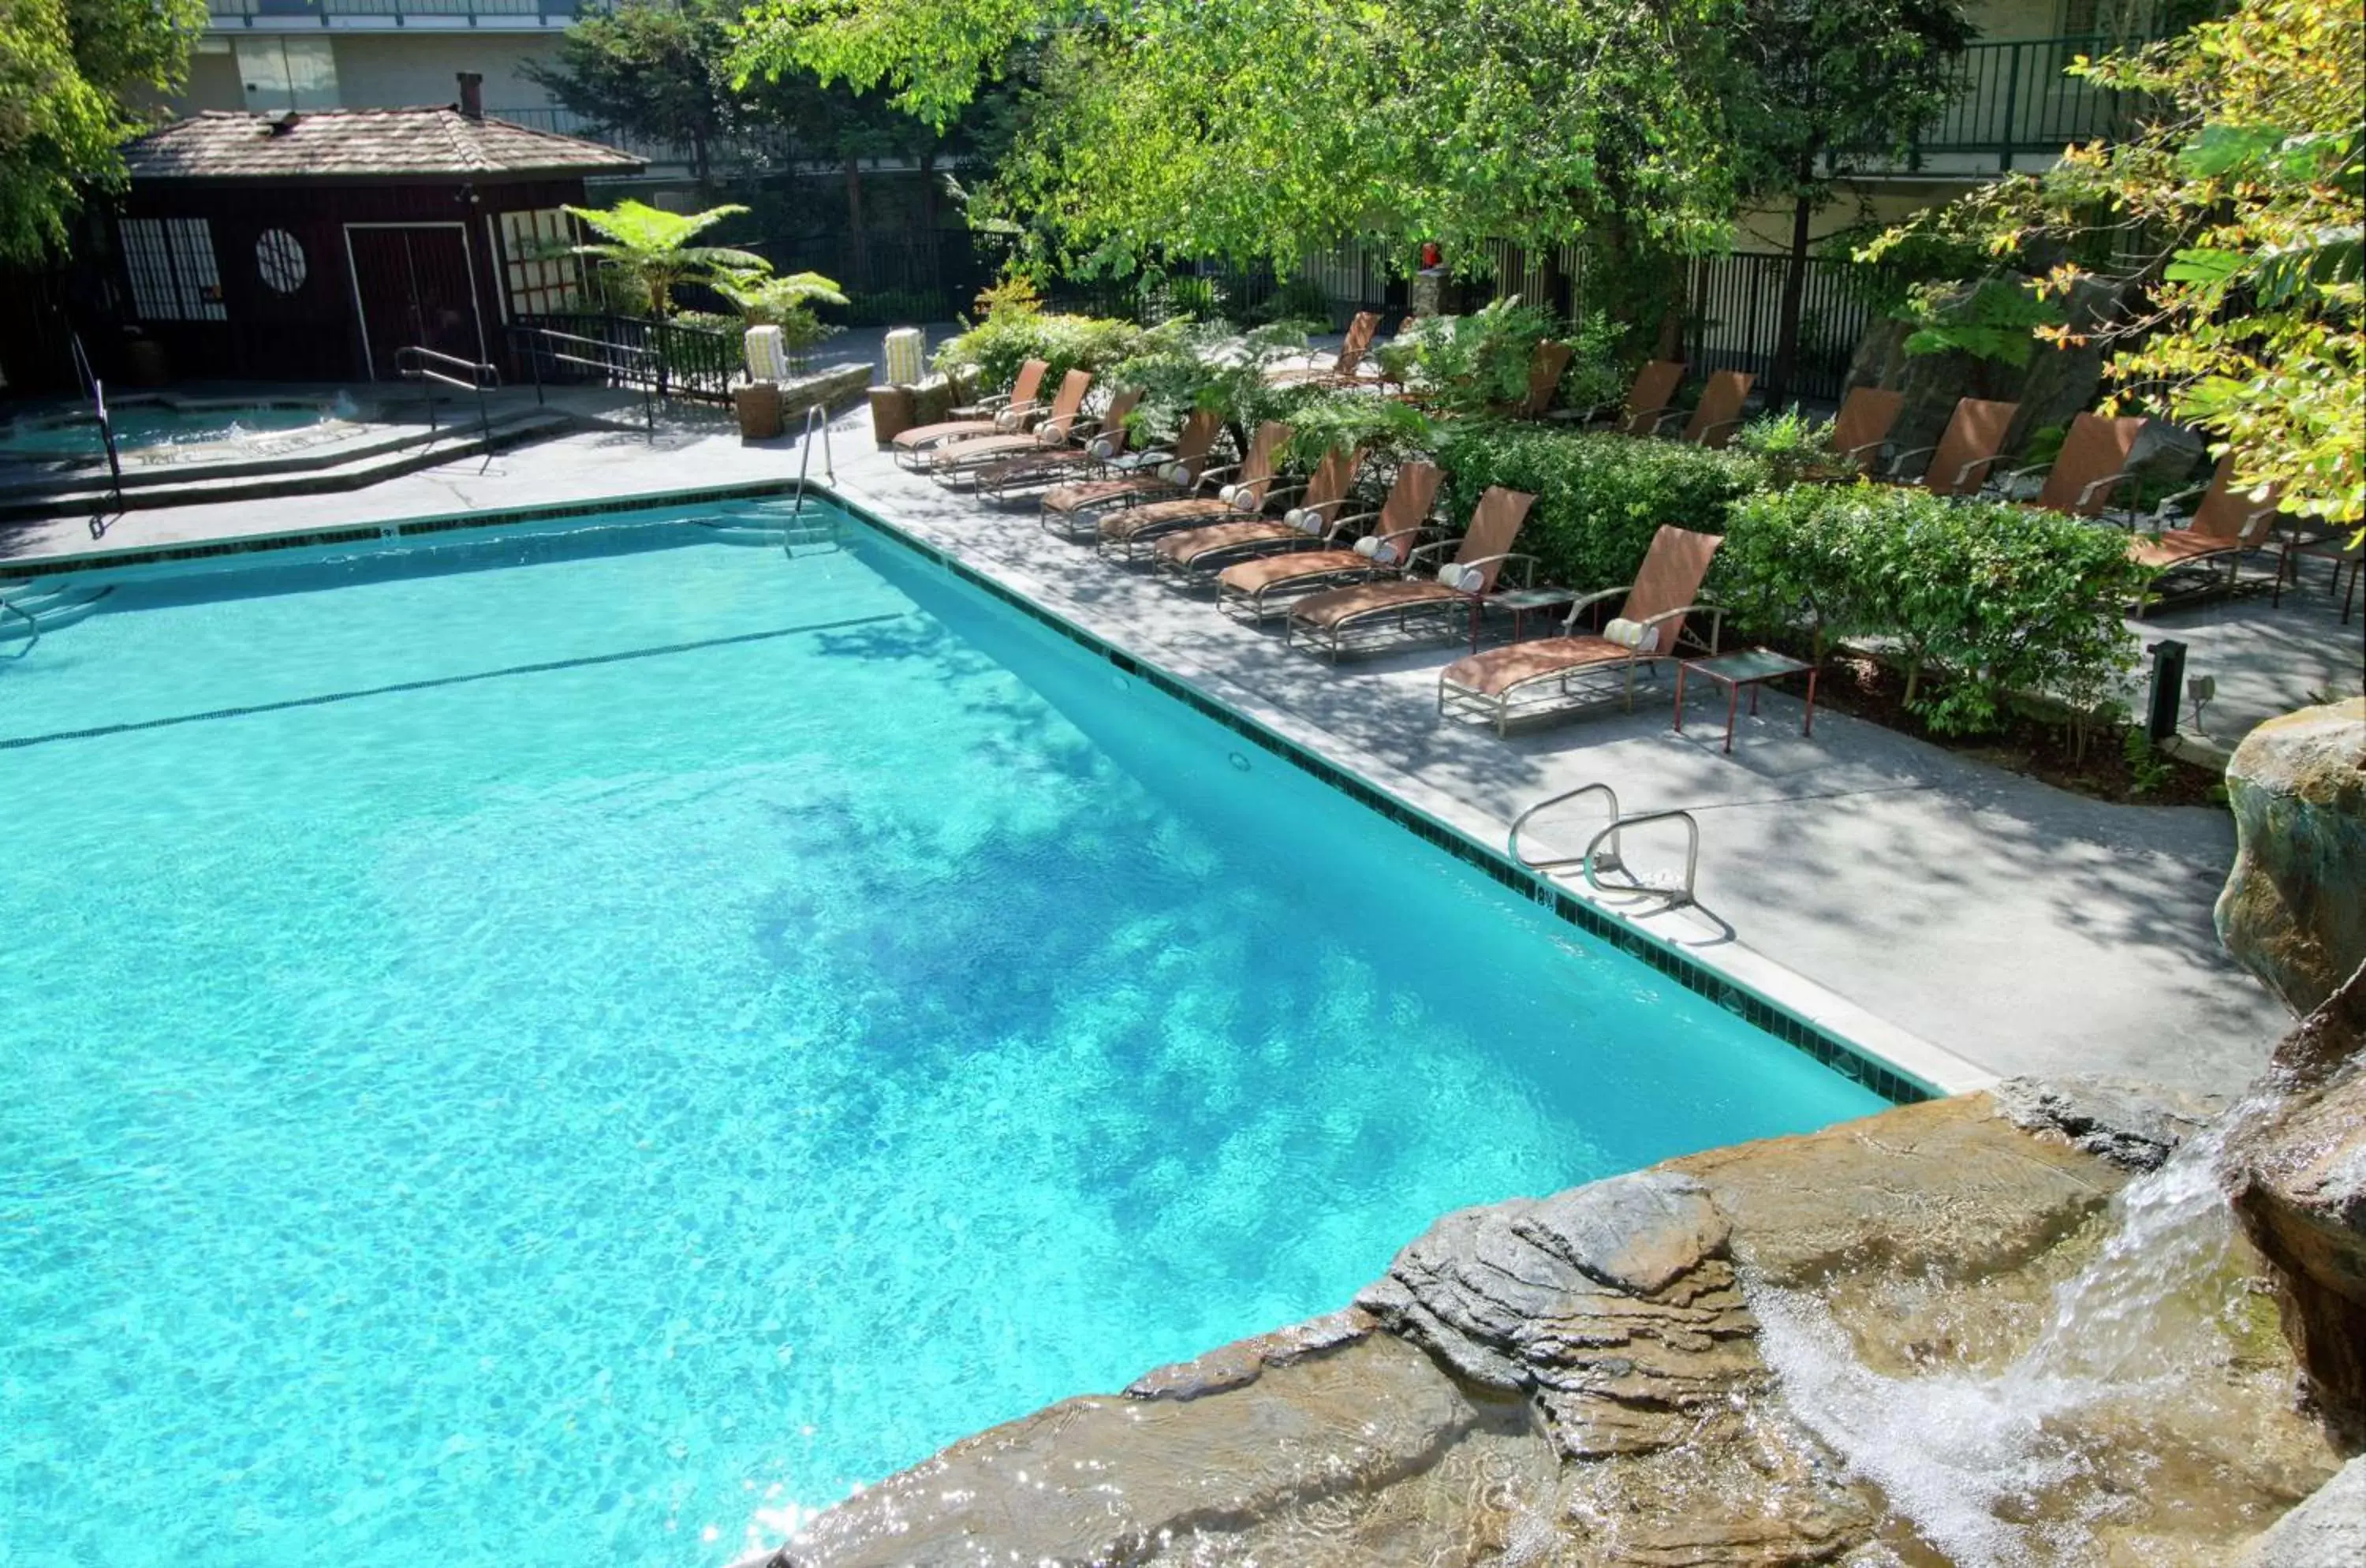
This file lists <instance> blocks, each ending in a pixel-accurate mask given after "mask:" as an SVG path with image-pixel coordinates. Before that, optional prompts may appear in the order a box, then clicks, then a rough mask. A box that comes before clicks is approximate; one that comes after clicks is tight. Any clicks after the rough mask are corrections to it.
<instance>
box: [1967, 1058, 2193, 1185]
mask: <svg viewBox="0 0 2366 1568" xmlns="http://www.w3.org/2000/svg"><path fill="white" fill-rule="evenodd" d="M1989 1093H1991V1094H1992V1095H1994V1096H1995V1097H1996V1102H1997V1109H1998V1110H1999V1111H2002V1112H2003V1113H2004V1116H2005V1119H2006V1120H2007V1121H2009V1122H2011V1123H2012V1124H2013V1125H2014V1126H2016V1127H2018V1128H2020V1129H2021V1130H2022V1132H2024V1133H2034V1134H2039V1135H2040V1136H2050V1137H2058V1138H2062V1139H2064V1140H2066V1141H2067V1142H2068V1143H2069V1144H2070V1145H2072V1146H2073V1147H2075V1148H2079V1149H2081V1150H2084V1151H2085V1152H2086V1153H2088V1154H2090V1155H2094V1156H2097V1157H2098V1158H2101V1159H2107V1160H2109V1161H2111V1162H2112V1163H2113V1165H2116V1166H2118V1167H2119V1168H2121V1169H2123V1170H2135V1171H2149V1170H2158V1169H2159V1168H2161V1167H2162V1166H2163V1165H2164V1164H2166V1163H2167V1162H2168V1159H2169V1156H2170V1155H2171V1154H2173V1153H2175V1152H2176V1151H2177V1149H2178V1147H2179V1145H2182V1144H2183V1143H2184V1142H2185V1141H2186V1140H2187V1139H2189V1138H2191V1137H2192V1136H2193V1134H2196V1133H2199V1132H2201V1131H2202V1129H2203V1127H2204V1126H2206V1125H2208V1124H2209V1123H2210V1122H2214V1121H2215V1120H2216V1119H2217V1118H2218V1116H2219V1115H2220V1114H2221V1113H2223V1112H2224V1111H2225V1109H2226V1102H2225V1100H2223V1099H2221V1098H2220V1097H2219V1096H2217V1095H2214V1094H2194V1093H2189V1092H2187V1091H2184V1090H2181V1089H2165V1088H2163V1087H2162V1086H2160V1085H2158V1084H2144V1083H2135V1082H2131V1081H2129V1080H2127V1079H2124V1078H2102V1077H2086V1076H2083V1075H2072V1076H2070V1077H2060V1078H2026V1077H2023V1078H2007V1079H2005V1080H2004V1081H2003V1082H2002V1083H2000V1084H1998V1085H1997V1086H1996V1088H1994V1089H1991V1090H1989Z"/></svg>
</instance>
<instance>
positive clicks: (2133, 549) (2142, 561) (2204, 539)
mask: <svg viewBox="0 0 2366 1568" xmlns="http://www.w3.org/2000/svg"><path fill="white" fill-rule="evenodd" d="M2241 548H2242V545H2241V543H2240V542H2239V541H2237V540H2234V539H2229V538H2225V537H2222V536H2219V535H2216V534H2198V533H2195V532H2194V531H2193V530H2192V529H2191V528H2180V529H2177V530H2176V531H2175V532H2173V533H2168V534H2163V535H2162V536H2160V537H2159V538H2158V539H2154V538H2147V537H2146V536H2143V535H2138V536H2136V537H2135V538H2133V539H2130V540H2129V541H2128V558H2129V559H2130V560H2132V561H2135V562H2136V563H2137V564H2138V565H2139V566H2175V565H2177V564H2178V563H2179V562H2180V561H2190V560H2200V559H2201V558H2203V557H2204V556H2222V555H2225V554H2227V553H2229V552H2231V551H2235V550H2239V549H2241Z"/></svg>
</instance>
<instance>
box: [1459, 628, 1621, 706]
mask: <svg viewBox="0 0 2366 1568" xmlns="http://www.w3.org/2000/svg"><path fill="white" fill-rule="evenodd" d="M1635 656H1636V655H1635V650H1634V649H1631V648H1628V647H1627V646H1626V645H1625V644H1623V643H1616V642H1612V641H1611V640H1610V639H1609V638H1608V637H1538V638H1537V639H1535V640H1534V641H1532V642H1515V643H1514V644H1512V645H1511V646H1510V647H1508V648H1491V649H1488V650H1487V651H1486V652H1484V653H1473V654H1469V655H1467V656H1465V657H1463V658H1461V659H1458V660H1455V661H1454V662H1453V663H1451V664H1449V665H1448V666H1447V667H1446V677H1445V679H1446V683H1447V684H1448V685H1449V686H1454V687H1458V688H1459V689H1460V690H1462V691H1466V692H1476V693H1478V694H1480V695H1482V696H1488V697H1500V696H1502V695H1503V694H1504V693H1505V692H1508V691H1510V690H1511V689H1512V688H1513V687H1515V686H1517V685H1521V684H1524V683H1525V682H1529V681H1540V680H1544V679H1546V678H1547V677H1549V676H1553V675H1566V674H1572V673H1574V672H1575V671H1580V670H1585V669H1590V668H1592V667H1593V666H1594V665H1597V664H1623V663H1625V662H1627V661H1628V660H1630V659H1633V658H1634V657H1635ZM1646 657H1648V656H1646Z"/></svg>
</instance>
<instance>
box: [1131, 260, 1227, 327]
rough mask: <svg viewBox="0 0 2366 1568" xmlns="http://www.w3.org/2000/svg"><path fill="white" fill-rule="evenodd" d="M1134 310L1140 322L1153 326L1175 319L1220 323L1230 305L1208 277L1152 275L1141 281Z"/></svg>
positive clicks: (1217, 286)
mask: <svg viewBox="0 0 2366 1568" xmlns="http://www.w3.org/2000/svg"><path fill="white" fill-rule="evenodd" d="M1139 299H1140V304H1139V306H1138V307H1137V308H1138V309H1139V310H1140V311H1141V313H1142V319H1143V320H1144V321H1148V322H1150V323H1151V324H1152V325H1154V326H1155V325H1156V324H1158V323H1159V322H1161V321H1175V320H1177V318H1181V319H1183V320H1187V321H1222V320H1223V319H1224V316H1225V313H1226V310H1225V308H1226V306H1227V305H1228V304H1229V303H1230V301H1229V300H1228V299H1226V298H1225V295H1224V291H1223V289H1222V288H1221V287H1220V286H1219V285H1218V284H1217V282H1216V280H1215V279H1214V278H1212V277H1196V276H1191V275H1190V274H1188V273H1185V274H1180V275H1176V276H1167V275H1164V274H1155V275H1153V276H1150V277H1147V278H1144V280H1143V284H1142V289H1141V293H1140V295H1139Z"/></svg>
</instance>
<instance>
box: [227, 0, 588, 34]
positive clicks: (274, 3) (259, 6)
mask: <svg viewBox="0 0 2366 1568" xmlns="http://www.w3.org/2000/svg"><path fill="white" fill-rule="evenodd" d="M611 4H612V0H206V17H207V19H208V21H210V22H211V23H212V24H213V25H214V26H216V27H229V28H241V27H253V26H254V25H255V23H257V22H258V21H261V22H267V23H271V24H274V25H279V24H284V23H287V22H300V21H306V20H314V21H318V22H320V23H321V25H322V26H323V27H326V26H328V25H330V24H331V22H332V21H333V19H334V18H336V17H393V18H394V19H395V20H396V21H397V22H400V21H401V20H403V19H404V18H406V17H421V18H427V17H434V18H435V19H436V20H438V21H444V20H447V19H450V18H460V19H462V20H465V21H467V22H468V24H469V25H470V26H472V27H473V26H477V25H479V24H480V23H491V24H493V25H495V26H507V27H519V26H533V27H545V26H547V27H563V26H565V25H566V24H567V23H568V22H569V21H571V20H573V19H574V18H575V17H579V16H585V15H589V14H591V12H594V11H604V10H607V9H608V8H609V6H610V5H611Z"/></svg>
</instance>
